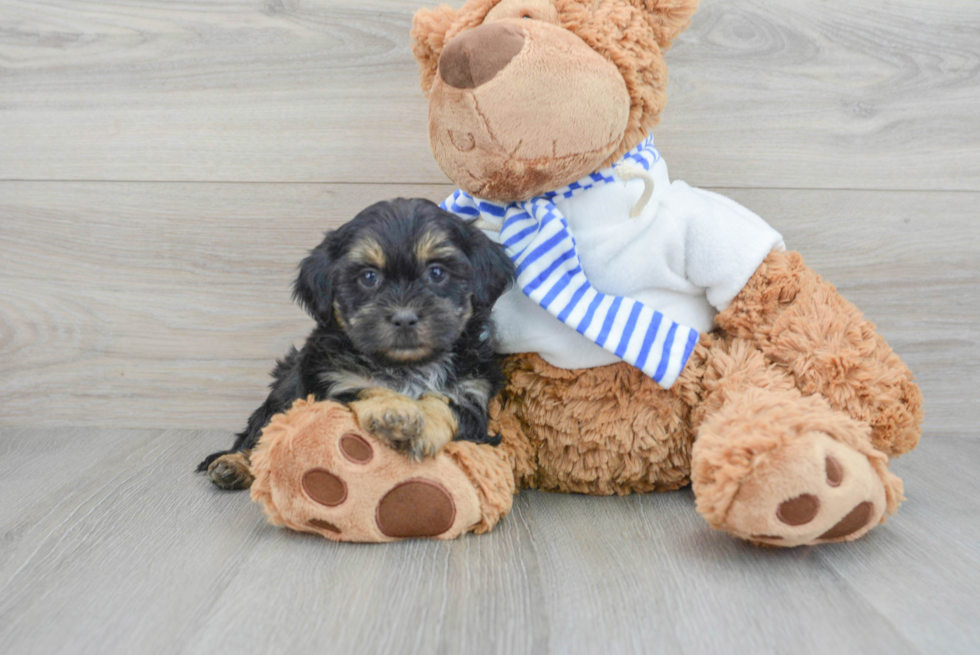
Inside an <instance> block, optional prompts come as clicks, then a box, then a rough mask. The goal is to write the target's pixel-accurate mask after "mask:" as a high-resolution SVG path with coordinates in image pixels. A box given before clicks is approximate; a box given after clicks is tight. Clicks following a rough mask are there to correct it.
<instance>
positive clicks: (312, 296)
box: [198, 199, 513, 489]
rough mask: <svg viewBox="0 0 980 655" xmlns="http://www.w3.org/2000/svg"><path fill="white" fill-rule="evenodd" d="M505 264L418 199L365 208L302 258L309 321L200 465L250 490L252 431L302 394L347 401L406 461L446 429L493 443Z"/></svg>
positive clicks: (507, 275) (479, 239)
mask: <svg viewBox="0 0 980 655" xmlns="http://www.w3.org/2000/svg"><path fill="white" fill-rule="evenodd" d="M512 271H513V267H512V265H511V263H510V260H509V259H508V258H507V257H506V255H505V254H504V253H503V250H502V249H501V248H500V247H499V246H498V245H497V244H495V243H493V242H491V241H490V240H489V239H488V238H487V237H486V236H485V235H484V234H483V233H482V232H480V231H479V230H478V229H476V228H475V227H473V226H471V225H469V224H467V223H465V222H464V221H462V220H460V219H459V218H457V217H456V216H454V215H452V214H449V213H447V212H445V211H443V210H441V209H439V207H437V206H436V205H435V204H433V203H431V202H429V201H427V200H404V199H398V200H394V201H391V202H382V203H377V204H375V205H372V206H371V207H368V208H367V209H365V210H364V211H362V212H361V213H360V214H358V215H357V217H355V218H354V219H353V220H351V221H350V222H349V223H347V224H345V225H343V226H342V227H340V228H338V229H337V230H335V231H333V232H329V233H328V234H327V235H326V237H325V238H324V240H323V243H321V244H320V245H319V246H317V247H316V248H315V249H313V251H311V253H310V255H309V256H308V257H307V258H306V259H305V260H304V261H303V263H302V264H301V265H300V271H299V275H298V277H297V279H296V283H295V285H294V296H295V297H296V299H297V300H299V302H300V303H301V304H302V305H303V306H304V307H305V308H306V309H307V311H309V313H310V315H311V316H312V317H313V318H314V319H316V321H317V325H316V327H315V328H314V329H313V331H312V332H311V333H310V336H309V337H308V338H307V340H306V344H305V345H304V346H303V348H302V349H300V350H296V349H295V348H294V349H291V350H290V352H289V353H288V354H287V355H286V357H285V358H284V359H283V360H282V361H280V362H279V363H278V365H277V366H276V369H275V370H274V371H273V377H274V379H275V381H274V382H273V384H272V391H271V393H270V394H269V397H268V398H267V399H266V401H265V402H264V403H263V404H262V406H261V407H259V408H258V409H257V410H256V411H255V412H254V413H253V414H252V416H251V417H250V418H249V422H248V427H247V428H246V429H245V430H244V431H243V432H242V433H240V434H239V435H238V436H237V438H236V440H235V443H234V445H233V446H232V448H231V450H229V451H221V452H218V453H214V454H212V455H210V456H209V457H208V458H207V459H205V460H204V461H203V462H202V463H201V465H200V467H199V469H198V470H201V471H204V470H207V471H208V472H209V475H210V477H211V479H212V481H213V482H214V483H215V484H216V485H218V486H220V487H222V488H231V489H240V488H246V487H248V485H249V483H250V482H251V477H250V476H249V475H247V459H246V458H245V456H247V453H248V452H249V451H250V450H251V449H252V448H253V447H254V446H255V444H256V442H257V441H258V439H259V436H260V434H261V432H262V429H263V428H264V427H265V426H266V425H267V424H268V423H269V421H270V419H271V418H272V417H273V416H274V415H275V414H277V413H279V412H283V411H285V410H287V409H288V408H289V407H290V406H291V405H292V403H293V401H295V400H296V399H298V398H305V397H306V396H307V395H313V396H314V397H315V398H317V399H319V400H336V401H339V402H342V403H353V405H352V406H353V407H354V409H355V412H356V413H357V414H358V416H359V418H360V419H361V421H362V423H361V425H362V427H364V428H365V429H368V430H370V431H371V432H372V433H373V434H374V435H375V436H376V437H378V438H380V439H383V440H385V441H387V443H389V444H390V445H391V446H392V447H394V448H396V449H400V450H405V451H406V452H407V453H409V454H410V455H412V456H413V457H415V458H416V459H420V458H422V457H424V456H427V455H433V454H435V453H436V452H437V451H438V450H440V449H441V448H442V447H443V446H444V445H445V444H446V443H447V442H448V441H450V440H451V439H454V438H455V439H462V440H468V441H474V442H479V443H493V442H494V441H495V438H494V437H493V436H492V435H489V434H488V432H487V420H488V416H487V406H488V403H489V402H490V399H491V398H493V397H494V396H495V395H496V394H497V392H498V391H499V390H500V389H501V387H502V386H503V376H502V374H501V371H500V368H499V364H498V357H497V355H496V354H495V352H494V334H493V324H492V323H491V321H490V308H491V307H492V306H493V303H494V302H495V301H496V299H497V298H498V297H499V296H500V294H501V293H502V292H503V291H504V289H505V288H506V287H507V285H508V284H509V283H510V281H511V278H512ZM355 401H356V402H355Z"/></svg>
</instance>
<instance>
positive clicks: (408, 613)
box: [0, 428, 980, 654]
mask: <svg viewBox="0 0 980 655" xmlns="http://www.w3.org/2000/svg"><path fill="white" fill-rule="evenodd" d="M228 436H229V435H228V434H227V433H223V432H220V431H192V430H120V429H108V430H97V429H94V428H77V429H40V428H34V429H15V428H4V429H0V498H3V503H2V504H0V543H2V544H3V547H2V549H0V644H3V648H2V650H3V651H4V652H7V653H17V654H28V653H43V654H49V653H98V654H109V653H215V652H218V653H221V652H235V653H307V652H309V653H312V652H327V653H508V654H512V653H695V654H696V653H722V652H751V653H799V654H808V653H844V654H847V653H861V654H868V653H949V654H952V653H964V654H965V653H976V652H977V651H978V649H980V616H978V607H980V522H978V521H977V517H978V516H980V483H978V482H977V478H976V475H975V463H976V462H977V461H978V458H980V440H978V439H964V438H953V437H932V438H928V439H925V440H923V442H922V444H921V446H920V447H919V449H918V450H917V451H916V453H915V454H914V455H913V456H910V457H907V458H905V459H902V460H900V461H898V462H896V464H895V470H896V471H897V472H898V473H899V475H901V476H902V477H903V478H904V480H905V483H906V491H907V495H908V496H909V500H908V501H907V502H906V503H905V504H904V505H903V507H902V508H901V510H900V511H899V514H898V515H897V516H896V517H895V518H893V519H892V520H891V521H889V522H888V523H887V524H886V525H884V526H882V527H880V528H878V529H877V530H875V531H873V532H872V533H871V534H870V535H868V537H866V538H865V539H863V540H861V541H860V542H857V543H856V544H850V545H846V544H845V545H838V546H830V547H820V548H803V549H794V550H777V549H760V548H756V547H753V546H750V545H746V544H743V543H741V542H737V541H735V540H732V539H731V538H729V537H727V536H726V535H724V534H721V533H717V532H713V531H711V530H710V529H709V528H708V527H707V525H706V524H705V523H704V522H703V521H702V520H701V519H700V517H698V515H697V514H696V513H695V511H694V507H693V499H692V497H691V494H690V493H689V492H688V491H679V492H673V493H667V494H649V495H641V496H633V497H628V498H591V497H585V496H568V495H558V494H545V493H537V492H522V493H521V494H520V495H519V496H518V497H517V501H516V504H515V508H514V511H513V512H512V514H511V515H510V516H509V517H507V518H506V519H505V520H504V521H503V522H502V523H501V524H500V526H499V527H498V528H497V529H496V530H494V531H493V532H491V533H490V534H488V535H484V536H480V537H473V536H470V537H466V538H463V539H460V540H457V541H455V542H450V543H443V542H434V541H408V542H400V543H394V544H387V545H374V546H365V545H350V544H334V543H331V542H328V541H326V540H323V539H320V538H319V537H314V536H310V535H300V534H295V533H291V532H288V531H285V530H279V529H276V528H273V527H271V526H269V525H268V524H266V523H265V520H264V518H263V516H262V514H261V512H260V511H259V508H258V506H255V505H253V504H252V503H250V502H249V500H248V497H247V494H244V493H222V492H218V491H216V490H214V489H213V488H211V487H210V486H209V485H208V484H207V483H206V481H205V480H204V479H203V478H202V477H201V476H198V475H195V474H193V473H191V472H190V470H191V468H192V466H193V464H194V462H195V461H196V458H197V455H198V454H199V453H201V452H204V451H207V450H210V449H212V448H213V447H216V446H217V445H219V444H221V443H223V442H224V441H225V440H226V439H227V438H228Z"/></svg>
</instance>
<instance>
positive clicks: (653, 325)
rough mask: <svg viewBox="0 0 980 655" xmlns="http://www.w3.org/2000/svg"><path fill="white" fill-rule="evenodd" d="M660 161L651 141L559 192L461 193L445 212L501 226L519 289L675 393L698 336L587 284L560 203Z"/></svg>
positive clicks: (446, 205) (446, 203) (447, 203)
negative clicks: (629, 169)
mask: <svg viewBox="0 0 980 655" xmlns="http://www.w3.org/2000/svg"><path fill="white" fill-rule="evenodd" d="M659 159H660V153H659V152H658V151H657V149H656V148H655V147H654V145H653V136H652V135H651V136H650V137H648V138H647V139H646V140H645V141H644V142H643V143H641V144H640V145H638V146H637V147H635V148H633V149H632V150H630V151H629V152H627V153H626V154H625V155H623V158H622V159H620V160H619V161H618V162H616V163H615V164H613V165H612V166H611V167H609V168H604V169H601V170H599V171H596V172H595V173H592V174H591V175H587V176H586V177H584V178H582V179H581V180H579V181H578V182H572V183H571V184H569V185H568V186H566V187H563V188H561V189H558V190H556V191H550V192H548V193H545V194H544V195H541V196H537V197H534V198H530V199H528V200H522V201H518V202H512V203H510V204H503V203H495V202H490V201H487V200H481V199H478V198H474V197H473V196H471V195H470V194H468V193H466V192H465V191H463V190H461V189H457V190H456V191H455V192H454V193H453V195H451V196H450V197H449V198H447V199H446V200H445V201H443V203H442V205H441V206H442V208H443V209H445V210H447V211H451V212H453V213H455V214H458V215H459V216H461V217H463V218H467V219H477V218H481V217H484V216H486V217H488V218H491V219H495V221H499V220H500V219H501V218H502V219H503V225H502V227H501V230H500V241H501V243H502V244H503V245H504V247H505V248H506V249H507V254H508V255H510V258H511V259H512V260H513V261H514V264H515V265H516V267H517V284H518V285H519V286H520V288H521V290H522V291H523V292H524V294H525V295H526V296H528V297H529V298H531V299H532V300H534V301H535V302H536V303H538V304H539V305H541V306H542V307H543V308H545V309H546V310H548V312H549V313H551V314H552V315H553V316H555V317H556V318H557V319H558V320H559V321H561V322H562V323H564V324H565V325H567V326H569V327H570V328H572V329H574V330H576V331H577V332H579V333H580V334H582V335H584V336H585V337H586V338H588V339H590V340H592V341H594V342H595V343H596V344H598V345H599V346H601V347H602V348H604V349H605V350H607V351H609V352H611V353H613V354H615V355H616V357H619V358H620V359H622V360H623V361H625V362H628V363H629V364H632V365H633V366H635V367H637V368H638V369H640V370H641V371H643V372H644V373H646V374H647V375H649V376H650V377H651V378H653V379H654V380H655V381H656V382H657V383H658V384H660V385H661V386H663V387H665V388H670V387H671V386H672V385H673V384H674V382H675V381H676V380H677V378H678V376H679V375H680V373H681V371H682V370H683V369H684V365H685V364H686V363H687V360H688V358H690V356H691V352H692V351H693V350H694V346H695V344H696V343H697V341H698V333H697V331H696V330H694V329H692V328H689V327H687V326H684V325H680V324H678V323H675V322H674V321H671V320H670V319H669V318H666V317H665V316H664V315H663V314H661V313H660V312H659V311H656V310H654V309H651V308H650V307H647V306H646V305H644V304H643V303H641V302H638V301H636V300H633V299H632V298H625V297H622V296H613V295H608V294H604V293H602V292H600V291H597V290H596V289H595V288H594V287H593V286H592V284H591V283H590V282H589V280H588V279H587V278H586V277H585V273H584V272H583V270H582V263H581V261H580V260H579V255H578V246H577V244H576V242H575V237H574V236H572V234H571V231H570V230H569V227H568V222H567V221H566V220H565V217H564V216H563V215H562V213H561V211H559V209H558V207H556V206H555V202H554V201H555V199H558V200H563V199H568V198H572V197H573V196H576V195H578V194H580V193H582V192H583V191H586V190H588V189H591V188H592V187H594V186H597V185H600V184H611V183H613V182H616V179H615V177H614V171H615V168H616V167H617V166H620V165H621V164H624V163H627V162H628V163H630V164H632V165H639V166H641V167H642V168H644V169H645V170H647V171H649V170H650V168H651V167H652V166H653V165H654V164H655V163H656V162H657V161H658V160H659Z"/></svg>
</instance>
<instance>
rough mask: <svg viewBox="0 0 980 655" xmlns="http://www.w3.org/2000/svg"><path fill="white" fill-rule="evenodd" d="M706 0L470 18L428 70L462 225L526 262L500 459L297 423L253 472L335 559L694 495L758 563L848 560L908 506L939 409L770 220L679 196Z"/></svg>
mask: <svg viewBox="0 0 980 655" xmlns="http://www.w3.org/2000/svg"><path fill="white" fill-rule="evenodd" d="M697 4H698V0H469V1H468V2H466V4H464V5H463V7H462V8H460V9H453V8H450V7H447V6H442V7H439V8H437V9H431V10H430V9H422V10H420V11H418V12H417V14H416V15H415V17H414V21H413V28H412V43H413V52H414V55H415V57H416V59H417V61H418V64H419V66H420V70H421V86H422V90H423V92H424V93H425V94H426V95H427V96H428V99H429V139H430V145H431V149H432V152H433V155H434V156H435V159H436V161H437V163H438V164H439V166H440V168H441V169H442V170H443V171H444V172H445V173H446V175H447V176H448V177H449V178H450V179H451V180H452V181H453V182H454V183H455V184H456V185H458V186H459V189H458V190H457V191H456V192H455V193H453V194H452V195H451V196H450V197H449V198H447V199H446V200H445V202H444V203H443V207H444V208H446V209H447V210H449V211H453V212H455V213H457V214H458V215H460V216H461V217H462V218H464V219H466V220H474V221H478V222H479V223H478V224H479V225H480V226H481V227H482V228H483V229H484V230H485V231H486V233H487V234H488V235H490V236H491V238H493V239H495V240H497V241H498V242H500V243H502V244H503V245H504V246H505V247H506V249H507V251H508V254H509V255H510V256H511V257H512V259H513V260H514V263H515V266H516V268H517V282H516V284H515V285H514V287H513V288H512V289H510V290H509V291H508V292H507V293H505V295H504V296H503V297H502V298H501V299H500V300H499V301H498V302H497V305H496V306H495V308H494V320H495V322H496V325H497V329H498V332H499V338H500V350H501V352H502V353H504V355H505V359H504V370H505V373H506V375H507V380H508V382H507V385H506V387H505V389H504V390H503V392H502V393H501V394H500V395H499V396H498V397H497V398H496V399H495V400H494V401H493V403H492V405H491V419H492V420H491V426H490V427H491V432H493V433H494V434H497V435H499V437H500V443H499V445H497V446H492V445H487V444H473V443H468V442H452V443H450V444H449V445H447V446H446V447H445V448H444V449H443V450H442V451H441V452H440V453H438V454H437V455H436V456H435V457H432V458H427V459H426V460H423V461H421V462H415V461H411V460H409V459H407V458H405V457H404V456H402V455H400V454H398V453H395V452H392V451H390V450H389V449H387V448H386V447H385V446H383V445H382V444H381V443H380V442H378V441H377V440H375V439H374V438H373V437H372V436H371V435H370V434H369V433H367V432H366V431H364V430H363V429H362V428H361V426H359V425H358V424H357V421H356V418H355V414H353V413H351V411H350V410H349V409H348V408H346V407H343V406H340V405H337V404H335V403H329V402H316V400H315V399H313V398H310V399H307V400H302V401H298V402H297V403H296V404H295V405H294V406H293V407H292V409H290V410H289V411H288V412H286V413H284V414H281V415H279V416H277V417H275V418H274V419H273V421H272V422H271V424H270V425H269V426H268V427H267V428H266V431H265V433H264V434H263V437H262V440H261V442H260V444H259V446H258V448H257V449H256V450H255V451H254V452H253V454H252V467H253V474H254V475H255V482H254V483H253V485H252V497H253V499H255V500H257V501H258V502H261V503H262V504H263V506H264V508H265V511H266V513H267V515H268V517H269V519H270V520H271V521H272V522H273V523H275V524H278V525H286V526H288V527H291V528H293V529H296V530H301V531H306V532H314V533H317V534H321V535H322V536H324V537H327V538H329V539H334V540H346V541H388V540H392V539H400V538H406V537H437V538H443V539H449V538H455V537H458V536H459V535H461V534H464V533H467V532H475V533H482V532H486V531H488V530H490V529H491V528H493V526H494V525H495V524H496V523H497V522H498V521H499V520H500V519H501V518H502V517H504V516H505V515H506V514H507V512H508V511H509V509H510V507H511V503H512V498H513V495H514V493H516V491H517V489H519V488H531V489H541V490H546V491H555V492H571V493H584V494H599V495H613V494H619V495H624V494H630V493H644V492H650V491H669V490H674V489H678V488H680V487H683V486H685V485H687V484H691V485H692V487H693V492H694V497H695V508H696V510H697V512H698V513H700V514H701V516H703V517H704V519H705V520H706V522H707V524H708V525H709V526H710V527H712V528H714V529H717V530H722V531H725V532H727V533H728V534H730V535H732V536H734V537H736V538H739V539H743V540H747V541H749V542H752V543H755V544H758V545H763V546H770V547H794V546H800V545H813V544H821V543H833V542H840V541H850V540H854V539H857V538H859V537H861V536H862V535H864V534H866V533H867V532H868V531H870V530H871V529H872V528H874V527H875V526H877V525H880V524H881V523H883V522H884V521H885V520H886V518H887V517H888V516H889V515H891V514H893V513H894V512H895V511H896V509H897V507H898V505H899V503H900V502H901V501H902V500H903V490H902V482H901V480H900V479H899V478H898V477H897V476H895V475H894V474H893V473H891V472H890V471H889V461H890V459H891V458H892V457H895V456H898V455H901V454H904V453H906V452H909V451H910V450H912V449H913V448H914V447H915V445H916V443H917V442H918V439H919V436H920V424H921V420H922V398H921V394H920V392H919V389H918V387H917V386H916V384H915V383H914V381H913V376H912V374H911V372H910V371H909V369H908V368H907V367H906V366H905V365H904V364H903V362H902V361H901V360H900V359H899V357H898V356H897V355H896V354H895V353H894V352H893V351H892V350H891V348H890V347H889V346H888V344H887V343H886V342H885V340H884V339H883V338H882V337H881V336H880V335H879V334H878V333H877V332H876V329H875V327H874V325H872V324H871V323H870V322H869V321H867V320H866V319H865V318H863V316H862V314H861V312H860V311H859V310H858V309H857V308H856V307H855V306H854V305H852V304H851V303H849V302H848V301H847V300H845V299H844V298H843V297H842V296H841V295H840V294H839V293H838V292H837V290H836V289H835V288H834V286H833V285H832V284H830V283H829V282H826V281H824V280H823V279H822V278H821V277H820V276H819V275H818V274H817V273H815V272H814V271H813V270H811V269H810V268H808V267H807V266H806V265H805V264H804V261H803V258H802V257H801V256H800V254H799V253H797V252H794V251H792V250H788V249H787V247H786V244H784V242H783V239H782V237H781V236H780V235H779V234H778V232H776V231H775V230H774V229H773V228H772V227H770V226H769V225H768V224H767V223H766V222H765V221H763V220H762V219H761V218H760V217H758V216H757V215H755V214H754V213H753V212H751V211H749V210H748V209H746V208H744V207H741V206H740V205H738V204H737V203H735V202H733V201H731V200H729V199H727V198H725V197H723V196H720V195H717V194H714V193H711V192H708V191H704V190H701V189H697V188H694V187H691V186H689V185H687V184H685V183H684V182H681V181H676V180H675V181H671V180H670V178H669V175H668V171H667V166H666V162H665V161H664V158H663V157H662V155H661V153H660V152H659V151H658V150H657V148H656V146H655V145H654V141H653V137H652V135H651V130H652V129H653V128H654V127H655V126H656V125H657V123H658V121H659V119H660V116H661V114H662V112H663V109H664V106H665V103H666V89H667V68H666V64H665V58H664V52H665V51H666V50H667V49H668V48H669V47H670V45H671V43H672V41H673V40H674V39H675V38H676V37H677V35H678V34H679V33H680V32H681V31H682V30H683V29H684V28H686V27H687V25H688V24H689V22H690V20H691V17H692V16H693V14H694V12H695V10H696V9H697Z"/></svg>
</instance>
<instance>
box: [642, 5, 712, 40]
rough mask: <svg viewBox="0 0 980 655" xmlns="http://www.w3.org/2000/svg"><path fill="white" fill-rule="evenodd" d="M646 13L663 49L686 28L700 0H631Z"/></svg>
mask: <svg viewBox="0 0 980 655" xmlns="http://www.w3.org/2000/svg"><path fill="white" fill-rule="evenodd" d="M632 2H633V4H634V5H638V6H639V8H640V9H641V10H642V11H643V12H644V13H646V14H647V19H648V20H649V21H650V25H651V26H652V27H653V32H654V34H655V35H656V39H657V43H658V44H660V47H661V48H662V49H664V50H666V49H667V48H669V47H670V44H671V43H672V42H673V40H674V37H675V36H677V35H678V34H680V33H681V32H683V31H684V30H685V29H687V26H688V25H689V24H690V22H691V16H693V15H694V12H696V11H697V10H698V2H700V0H632Z"/></svg>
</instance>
